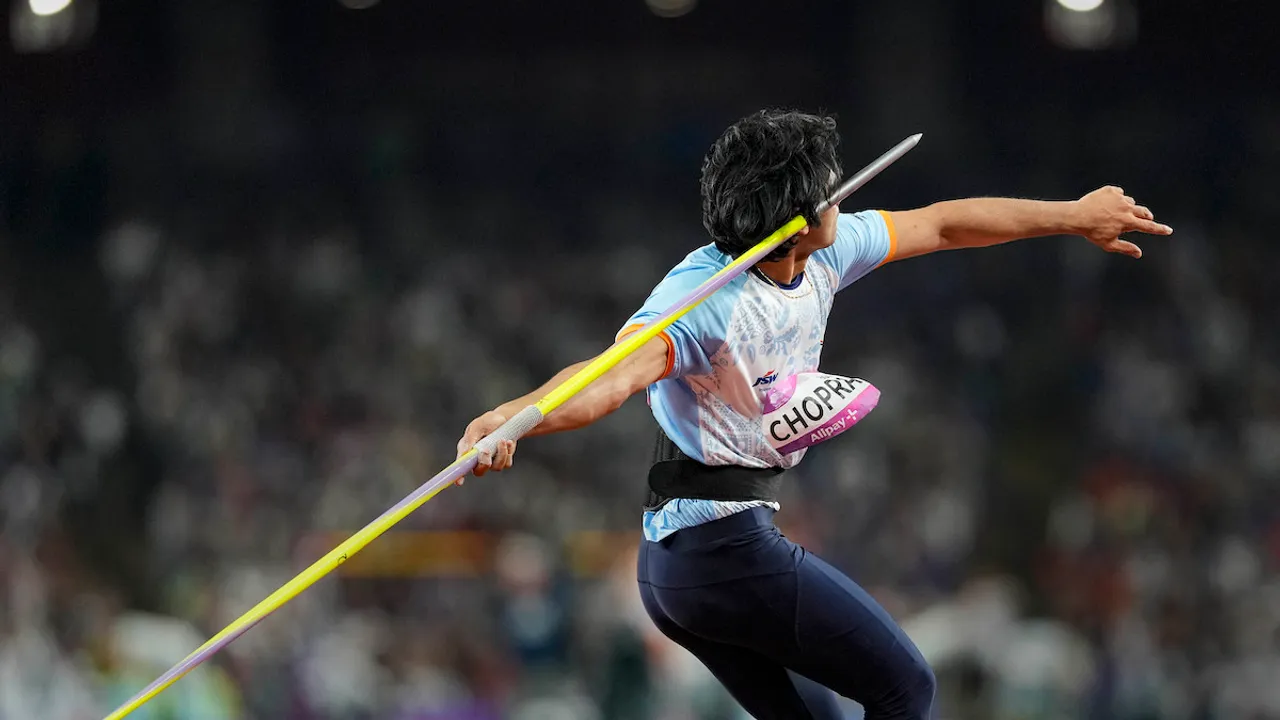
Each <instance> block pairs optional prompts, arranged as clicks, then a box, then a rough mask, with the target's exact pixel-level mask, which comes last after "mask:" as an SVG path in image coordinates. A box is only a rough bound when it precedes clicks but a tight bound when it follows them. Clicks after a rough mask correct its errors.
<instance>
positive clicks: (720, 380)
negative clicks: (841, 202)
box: [618, 210, 896, 540]
mask: <svg viewBox="0 0 1280 720" xmlns="http://www.w3.org/2000/svg"><path fill="white" fill-rule="evenodd" d="M837 223H838V224H837V226H836V240H835V243H834V244H833V245H832V246H831V247H829V248H824V249H822V250H818V251H817V252H815V253H814V254H813V255H811V256H810V257H809V260H808V262H807V263H806V265H805V271H804V273H802V274H801V275H800V276H799V277H798V278H796V279H795V280H794V281H793V282H792V283H791V284H790V285H786V286H778V285H775V284H773V283H771V282H769V281H768V280H765V279H763V278H761V277H760V276H759V275H757V274H755V273H752V272H747V273H743V274H742V275H740V276H738V277H737V278H735V279H734V280H733V281H732V282H730V283H729V284H728V285H726V286H725V287H724V288H723V289H721V290H719V291H717V292H716V293H714V294H712V295H711V297H709V298H707V300H706V301H705V302H703V303H702V304H701V305H699V306H698V307H696V308H694V309H693V310H691V311H690V312H689V313H687V314H686V315H685V316H684V317H682V318H680V319H679V320H677V321H676V322H675V323H673V324H672V325H671V326H670V327H668V328H667V329H666V330H665V331H664V332H663V333H662V335H661V336H660V337H662V338H663V340H664V341H666V343H667V345H668V347H669V349H670V352H669V353H668V367H667V372H666V373H665V374H664V376H663V377H662V379H661V380H658V381H657V382H655V383H654V384H652V385H650V386H649V388H648V390H647V398H648V402H649V406H650V408H651V409H652V411H653V416H654V418H655V419H656V420H657V421H658V425H659V426H661V427H662V429H663V431H664V432H666V434H667V436H668V437H670V438H671V440H672V441H673V442H674V443H675V444H676V446H677V447H679V448H680V450H681V451H683V452H684V453H685V454H686V455H688V456H689V457H691V458H693V459H694V460H697V461H699V462H702V463H704V464H707V465H738V466H741V467H749V468H768V467H781V468H791V467H794V466H795V465H796V464H797V463H798V462H800V459H801V458H802V457H804V450H799V451H797V452H792V453H789V454H786V455H782V454H779V453H778V452H777V451H776V450H775V449H774V447H773V444H772V443H770V442H769V438H768V437H767V436H766V435H765V430H764V426H763V424H762V423H761V416H762V408H763V405H764V397H765V395H766V393H767V392H768V391H769V389H770V386H771V385H772V384H773V383H774V382H776V381H778V380H779V379H781V378H786V377H789V376H791V375H796V374H798V373H802V372H812V371H815V370H817V369H818V362H819V360H820V359H821V355H822V339H823V336H824V335H825V333H826V328H827V316H828V315H829V314H830V312H831V305H832V302H833V301H834V300H835V294H836V293H837V292H839V291H840V290H843V289H844V288H846V287H848V286H849V285H850V284H852V283H853V282H854V281H856V280H858V279H859V278H861V277H863V276H864V275H866V274H867V273H869V272H870V271H871V270H873V269H874V268H876V267H877V266H879V265H881V264H883V263H885V262H887V261H889V260H891V259H892V258H893V253H894V250H895V246H896V238H895V235H894V229H893V222H892V220H891V218H890V216H889V214H888V213H885V212H882V211H871V210H868V211H863V212H859V213H853V214H841V215H840V216H839V218H838V220H837ZM732 261H733V258H732V257H730V256H729V255H726V254H724V253H722V252H720V251H719V250H717V249H716V247H715V245H706V246H703V247H701V248H698V249H697V250H694V251H693V252H692V253H690V254H689V255H688V256H687V257H685V259H684V260H683V261H681V262H680V264H678V265H676V266H675V267H674V268H672V269H671V271H670V272H669V273H667V276H666V277H665V278H663V280H662V282H660V283H658V286H657V287H656V288H654V290H653V292H652V293H651V294H650V295H649V299H648V300H647V301H646V302H645V303H644V305H643V307H641V308H640V310H639V311H637V312H636V313H635V314H634V315H632V316H631V318H630V320H628V322H627V323H626V326H625V327H624V328H623V329H622V330H621V331H620V332H619V333H618V338H622V337H625V336H626V335H627V334H628V333H630V332H633V331H635V330H637V329H639V328H640V327H642V326H643V325H644V324H645V323H647V322H649V321H650V320H653V319H654V318H656V317H657V316H658V315H660V314H662V313H663V312H664V311H665V310H666V309H667V308H669V307H671V306H672V305H674V304H675V303H677V302H679V301H680V300H681V299H682V298H684V297H685V296H686V295H688V294H689V293H690V292H691V291H692V290H693V289H694V288H696V287H697V286H698V285H700V284H701V283H703V282H705V281H706V280H707V279H708V278H710V277H711V276H712V275H714V274H716V273H717V272H719V271H720V270H721V269H723V268H724V267H725V266H726V265H728V264H729V263H730V262H732ZM761 504H764V503H761V502H754V501H753V502H732V503H725V502H718V501H711V500H689V499H676V500H673V501H672V502H669V503H667V504H666V505H664V506H663V507H662V509H661V510H659V511H657V512H656V513H655V512H650V513H646V517H645V535H646V537H647V538H648V539H650V540H657V539H660V538H661V537H664V536H666V535H667V534H670V533H671V532H674V531H676V530H678V529H680V528H681V527H689V526H690V525H695V524H698V523H701V522H707V521H709V520H714V519H716V518H718V517H724V516H726V515H729V514H732V513H733V512H737V511H740V510H743V509H746V508H748V507H753V506H756V505H761Z"/></svg>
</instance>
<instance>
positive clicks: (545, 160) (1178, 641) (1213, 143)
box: [0, 0, 1280, 720]
mask: <svg viewBox="0 0 1280 720" xmlns="http://www.w3.org/2000/svg"><path fill="white" fill-rule="evenodd" d="M1271 5H1272V4H1271V3H1267V2H1262V1H1261V0H1257V1H1248V0H1234V1H1222V2H1207V1H1204V0H1201V1H1199V2H1197V1H1194V0H1192V1H1190V2H1156V1H1154V0H1101V1H1100V0H1048V2H1041V1H1039V0H1029V1H1027V2H1012V1H1010V0H983V1H978V0H950V1H948V0H912V1H911V2H891V1H890V0H865V1H859V2H853V1H844V2H841V1H835V0H831V1H818V0H811V1H797V2H789V3H779V2H763V1H757V0H732V1H730V0H698V1H697V2H694V1H693V0H648V2H647V4H646V1H645V0H610V1H609V2H599V1H596V2H592V1H589V0H562V1H561V2H542V3H533V2H519V1H514V0H513V1H510V2H493V3H470V2H458V1H455V2H423V1H421V0H419V1H417V2H414V1H411V0H381V1H380V2H379V0H343V2H341V3H340V2H336V1H335V0H307V1H306V2H303V1H302V0H274V1H273V2H253V1H251V0H180V1H173V2H161V1H160V0H150V1H145V0H117V1H115V2H97V1H96V0H71V2H68V1H67V0H10V1H9V3H8V7H7V8H4V10H5V11H6V15H5V17H4V20H3V28H0V30H3V33H2V34H0V46H2V47H3V50H0V532H2V534H0V579H2V580H3V587H4V592H3V594H0V720H32V719H36V718H40V719H47V720H81V719H84V720H95V719H96V718H100V717H101V716H102V715H103V714H105V713H106V712H107V711H109V710H110V709H111V708H113V707H115V706H116V705H117V704H119V703H120V702H122V701H124V700H125V699H127V698H128V697H129V696H130V695H132V694H133V693H134V692H136V691H137V690H138V689H140V688H141V687H142V686H143V685H145V684H146V683H147V682H149V681H150V680H152V679H153V678H154V677H155V676H157V675H158V674H159V673H160V672H162V671H163V670H164V669H166V668H167V667H168V666H169V665H171V664H172V663H174V662H176V661H177V660H179V659H181V658H182V657H183V656H184V655H186V653H187V652H189V651H190V650H191V649H193V648H194V647H195V646H196V645H198V644H199V643H200V642H202V641H203V640H204V639H205V638H206V637H208V636H210V635H211V634H213V633H214V632H216V631H217V630H219V629H221V628H222V627H223V626H224V625H225V624H227V623H228V622H230V621H231V620H232V619H234V618H235V617H237V616H238V615H239V614H240V613H241V612H243V611H244V610H246V609H248V608H249V607H250V606H252V605H253V604H255V603H256V602H257V601H258V600H260V599H262V598H263V597H265V596H266V595H267V594H269V593H270V592H271V591H272V590H274V589H275V588H276V587H278V586H279V585H281V584H283V583H284V582H285V581H287V580H288V579H289V578H290V577H292V576H293V575H294V574H295V573H296V572H298V571H299V570H301V569H302V568H303V567H305V566H306V565H307V564H309V563H310V562H311V561H313V560H314V559H315V558H317V557H319V556H320V555H321V554H323V553H324V552H325V551H327V550H328V549H329V548H331V547H333V546H334V545H335V544H337V543H338V542H340V541H341V540H342V539H344V538H345V537H346V536H347V535H349V534H350V533H352V532H354V531H355V530H357V529H358V528H360V527H361V526H363V525H364V524H365V523H367V522H368V521H370V520H372V519H373V518H374V517H375V516H377V515H378V514H379V513H380V512H382V510H384V509H385V508H386V507H389V506H390V505H392V504H394V503H395V502H396V501H397V500H399V499H400V498H401V497H403V496H404V495H406V494H408V493H409V492H410V491H411V490H412V489H413V488H414V487H416V486H417V485H418V484H419V483H421V482H423V481H425V480H426V479H427V478H429V477H430V476H431V475H433V474H435V473H436V472H437V471H438V470H439V469H441V468H442V467H443V466H445V465H446V464H448V463H449V462H450V461H452V459H453V447H454V443H455V442H456V440H457V438H458V436H459V435H460V434H461V431H462V429H463V427H464V426H465V425H466V423H467V422H468V421H469V420H470V419H471V418H472V417H474V416H475V415H477V414H479V413H480V412H482V411H483V410H485V409H487V408H490V407H492V406H494V405H495V404H497V403H499V402H502V401H505V400H506V399H508V398H510V397H511V396H514V395H516V394H520V393H524V392H527V391H528V390H530V389H532V388H533V387H535V386H537V385H538V384H540V383H541V382H542V381H543V380H545V379H546V377H548V376H549V375H551V374H552V373H554V372H555V371H556V370H558V369H559V368H560V367H562V366H563V365H566V364H568V363H570V362H573V361H576V360H579V359H582V358H584V357H587V356H589V355H590V354H593V353H596V352H598V351H600V350H602V349H603V348H604V347H606V346H607V345H608V343H609V342H610V340H611V339H612V337H613V334H614V332H615V331H616V330H617V329H618V328H619V326H620V325H621V323H622V322H623V321H624V320H625V319H626V318H627V317H628V315H629V314H630V313H631V311H632V310H634V309H635V308H636V307H637V306H638V305H639V304H640V303H641V302H642V301H643V299H644V298H645V297H646V295H647V293H648V290H649V289H650V288H651V287H652V286H653V284H654V283H655V282H656V281H657V280H658V279H659V278H660V277H661V276H662V274H663V273H664V272H665V271H666V269H667V268H669V267H670V266H671V265H672V264H674V263H675V262H677V261H678V260H679V259H680V258H681V257H682V256H683V255H684V254H685V253H687V252H688V251H689V250H690V249H692V248H693V247H696V246H698V245H701V244H703V243H705V242H706V239H705V237H704V235H703V232H702V230H701V224H700V217H699V198H698V174H699V166H700V161H701V157H702V154H703V153H704V152H705V150H706V148H707V147H708V146H709V144H710V143H711V141H712V140H713V139H714V138H715V137H716V136H717V135H718V134H719V132H720V131H721V130H722V129H723V128H724V127H725V126H726V125H728V124H729V123H730V122H732V121H733V120H735V119H737V118H738V117H740V116H742V115H745V114H747V113H749V112H751V111H753V110H755V109H758V108H760V107H764V106H793V107H799V108H801V109H806V110H826V111H830V112H833V113H835V114H837V116H838V118H839V121H840V124H841V132H842V136H843V138H844V145H843V152H844V160H845V165H846V167H847V168H850V169H854V168H857V167H861V166H862V165H863V164H864V163H866V162H868V161H870V160H871V159H872V158H874V157H875V156H877V155H878V154H879V153H880V152H882V151H883V150H885V149H886V148H888V147H889V146H890V145H892V144H893V143H895V142H897V141H898V140H900V139H902V138H903V137H905V136H906V135H908V134H911V133H915V132H923V133H924V141H923V143H922V144H921V145H920V146H919V148H917V149H916V150H915V151H914V152H912V153H911V154H910V155H909V156H908V157H907V158H906V159H905V160H903V161H901V162H900V163H898V164H897V165H896V166H894V167H893V168H892V169H891V170H890V171H888V172H886V173H885V174H883V175H882V176H880V177H879V178H878V179H877V180H875V182H873V183H871V184H870V185H869V186H868V187H866V188H865V189H864V190H862V191H860V193H859V194H858V195H856V196H854V197H853V198H852V199H851V200H850V201H847V202H846V203H845V204H844V208H845V210H846V211H851V210H857V209H861V208H887V209H903V208H908V207H913V206H918V205H923V204H927V203H929V202H932V201H935V200H941V199H948V198H955V197H964V196H970V195H1013V196H1022V197H1038V198H1055V199H1069V198H1074V197H1078V196H1080V195H1082V194H1084V193H1085V192H1087V191H1089V190H1091V189H1093V188H1095V187H1098V186H1100V185H1104V184H1118V185H1121V186H1122V187H1124V188H1125V190H1126V191H1127V192H1128V193H1129V194H1131V195H1134V196H1136V197H1137V198H1138V200H1139V202H1141V203H1143V204H1146V205H1148V206H1150V207H1151V208H1152V209H1153V210H1154V211H1155V213H1156V215H1157V218H1158V219H1160V220H1162V221H1164V222H1166V223H1169V224H1171V225H1173V226H1174V228H1175V230H1176V233H1175V235H1174V236H1173V237H1172V238H1171V239H1168V240H1165V239H1150V238H1148V239H1146V240H1145V242H1143V243H1142V244H1143V246H1144V249H1145V250H1146V256H1145V257H1144V258H1143V259H1142V260H1141V261H1139V262H1134V261H1131V260H1128V259H1126V258H1122V257H1120V256H1114V255H1105V254H1103V253H1101V252H1098V251H1097V250H1096V249H1094V248H1093V247H1092V246H1090V245H1089V244H1088V243H1086V242H1084V241H1083V240H1081V239H1079V238H1074V239H1069V238H1053V239H1045V240H1037V241H1031V242H1026V243H1021V244H1017V245H1014V246H1006V247H1001V248H997V249H991V250H984V251H975V252H968V253H954V254H949V255H946V256H935V257H929V258H925V259H920V260H912V261H909V262H903V263H899V264H892V265H889V266H887V267H885V268H883V269H881V270H879V271H877V272H876V273H874V274H872V275H871V276H869V277H868V278H867V279H865V280H863V281H862V282H860V283H858V284H857V285H856V286H854V287H853V288H852V289H851V290H849V291H848V292H846V293H844V294H843V295H842V296H841V298H840V299H839V301H838V302H837V304H836V310H835V313H834V314H833V318H832V322H831V325H832V331H831V332H830V333H829V334H828V339H830V340H831V345H829V346H827V353H826V358H825V364H824V369H827V370H829V371H832V372H839V373H845V374H850V375H857V376H860V377H865V378H867V379H869V380H870V381H872V382H873V383H875V384H876V385H877V386H879V387H880V388H881V389H882V390H883V391H884V393H885V395H884V400H883V401H882V402H881V405H880V408H879V410H878V411H877V413H876V414H874V415H873V416H872V417H871V419H870V420H868V421H867V422H864V423H862V424H860V425H859V427H858V431H857V432H856V433H853V434H850V435H846V436H842V437H841V438H840V439H839V440H838V441H835V442H832V443H828V444H826V445H823V446H821V447H820V448H818V449H816V450H815V451H813V452H812V453H811V454H810V455H809V457H808V458H807V459H806V461H805V462H804V464H803V465H802V466H801V467H800V468H799V469H798V470H797V471H795V472H793V473H791V474H790V476H793V477H791V479H790V480H789V481H788V483H787V490H786V493H787V494H786V496H785V500H784V503H783V506H784V507H783V512H782V513H781V514H780V517H779V519H780V523H781V524H782V525H783V526H784V530H786V531H787V532H788V533H789V534H790V535H791V536H792V537H794V538H796V539H797V540H798V541H801V542H804V543H807V544H808V545H809V546H810V547H811V548H812V549H814V550H816V551H818V552H819V553H821V554H823V555H824V556H826V557H827V558H828V559H830V560H831V561H832V562H834V563H835V564H837V565H838V566H840V567H841V568H843V569H844V570H846V571H847V572H849V573H850V574H851V575H852V576H853V577H854V578H855V579H857V580H858V581H859V582H861V583H862V584H863V585H865V586H866V587H867V588H868V589H869V590H871V591H872V592H873V593H874V595H875V596H876V597H877V598H878V599H879V600H880V601H881V602H883V603H884V604H885V605H886V607H887V608H888V609H889V610H890V611H891V612H892V613H893V614H894V616H895V617H896V618H898V619H899V620H900V621H901V622H902V623H903V624H904V626H905V627H906V628H907V630H908V632H909V633H910V634H911V636H912V637H913V638H914V639H915V640H916V641H917V643H918V644H919V645H920V646H921V648H922V650H923V651H924V652H925V654H926V655H927V656H928V657H929V659H930V661H931V662H932V663H933V664H934V665H935V666H936V668H937V671H938V674H939V676H940V679H941V698H940V705H941V706H942V710H941V714H940V716H939V717H940V718H954V719H957V720H959V719H967V718H974V719H978V718H982V719H991V718H994V719H996V720H1057V719H1059V718H1062V719H1071V718H1091V719H1092V718H1097V719H1115V720H1157V719H1165V718H1169V719H1184V718H1185V719H1187V720H1234V719H1240V720H1259V719H1262V718H1280V572H1278V570H1280V367H1278V366H1277V360H1278V359H1280V333H1278V332H1277V320H1276V313H1277V309H1278V308H1280V291H1278V290H1277V287H1278V285H1280V283H1277V282H1276V281H1275V279H1274V277H1273V276H1274V275H1275V274H1276V271H1277V270H1278V269H1280V243H1277V242H1275V240H1274V229H1275V228H1276V227H1277V225H1278V224H1280V203H1277V202H1276V201H1275V199H1274V197H1273V193H1274V192H1275V190H1276V187H1277V184H1276V182H1275V181H1274V179H1273V178H1274V176H1275V175H1276V174H1277V172H1278V171H1280V53H1278V52H1277V51H1276V47H1275V45H1276V42H1277V37H1276V34H1275V28H1276V27H1277V23H1276V22H1275V20H1276V12H1275V10H1274V9H1271V10H1268V8H1270V7H1271ZM649 423H650V420H649V419H648V418H647V411H646V409H645V407H644V403H643V402H640V401H638V400H633V401H632V402H631V403H629V404H628V406H627V407H626V408H624V409H623V410H622V411H620V412H619V413H618V414H617V415H615V416H613V417H611V418H609V419H608V420H606V421H604V422H602V423H600V424H599V425H598V426H594V427H591V428H589V429H587V430H585V431H582V432H578V433H574V434H571V435H567V436H551V437H545V438H537V439H532V440H529V441H527V442H525V443H523V444H522V445H521V450H520V453H519V457H518V460H519V461H518V463H517V466H516V469H515V470H513V471H512V472H510V473H506V474H503V475H501V476H496V477H486V478H483V479H481V480H478V481H472V482H471V483H468V484H467V485H466V486H465V487H464V488H461V489H451V490H449V491H448V492H445V493H443V494H442V495H441V496H440V497H438V498H436V499H435V500H433V501H432V502H430V503H428V504H427V505H426V506H424V507H423V508H422V509H421V510H420V511H418V512H417V513H415V514H414V515H413V516H411V517H410V518H409V519H407V520H406V521H404V522H403V523H401V524H400V525H399V526H397V528H396V529H395V530H394V531H392V532H391V533H389V534H388V535H387V536H384V537H383V538H381V539H380V540H378V541H377V542H375V543H374V544H373V545H371V546H370V547H369V548H368V549H367V550H366V551H365V552H364V553H363V554H362V555H360V556H357V557H356V558H354V559H353V560H352V561H351V562H350V563H348V564H347V565H345V566H344V567H343V568H342V570H341V571H339V572H338V573H335V575H334V576H332V577H330V578H327V579H325V580H324V581H322V582H321V583H319V584H318V585H316V586H315V587H314V588H312V589H311V590H309V591H308V592H306V593H305V594H303V595H302V596H300V597H299V598H298V599H297V600H295V601H294V602H292V603H291V604H289V605H287V606H286V607H285V608H284V609H283V610H281V611H280V612H279V613H277V614H276V615H274V616H272V618H270V619H269V620H267V621H266V622H264V623H262V624H261V625H260V626H258V627H257V628H255V629H254V630H253V631H252V632H250V633H249V634H247V635H246V636H245V637H244V638H243V639H241V640H240V641H238V642H237V643H235V644H234V645H232V646H231V647H230V648H229V649H228V650H227V651H226V652H225V653H223V654H222V655H220V656H218V657H217V658H216V659H215V660H214V661H212V662H210V663H208V664H207V665H206V666H205V667H202V668H201V669H200V670H198V671H197V672H195V673H193V674H192V675H190V676H188V677H187V678H186V679H184V680H182V681H181V682H179V683H178V684H177V685H175V686H174V687H172V688H171V689H170V690H168V691H166V692H165V693H164V694H162V695H161V696H160V698H158V699H157V700H155V701H154V702H152V703H150V704H149V705H147V706H145V707H144V708H143V709H141V710H139V711H138V712H136V713H135V714H134V715H133V716H132V717H135V718H139V719H146V720H171V719H172V720H177V719H187V718H190V719H194V720H229V719H231V718H254V719H265V718H273V719H274V718H282V719H286V720H345V719H347V718H352V719H356V720H373V719H375V718H377V719H383V718H386V719H388V720H429V719H430V720H446V719H448V720H455V719H456V720H464V719H466V720H480V719H485V720H488V719H489V718H499V717H504V718H518V719H520V720H542V719H544V718H546V719H553V718H554V719H561V718H563V719H566V720H594V719H597V718H598V719H601V720H605V719H613V718H617V719H620V720H633V719H634V720H650V719H651V720H729V719H735V720H736V718H740V717H742V716H741V714H740V711H738V710H736V709H735V708H734V706H733V705H732V703H731V702H729V701H728V700H727V699H726V698H725V697H724V695H723V693H722V691H721V690H719V688H718V686H717V685H716V684H715V682H714V680H713V679H711V678H709V677H708V676H707V674H706V673H705V671H704V670H702V669H701V667H700V666H699V665H698V664H697V663H696V661H694V660H693V659H692V658H691V657H690V656H688V655H687V654H685V653H684V652H683V651H681V650H679V649H678V648H675V647H673V646H672V645H670V644H669V643H667V642H665V641H664V640H663V639H662V638H661V637H660V636H658V635H657V634H656V633H655V631H653V630H652V629H651V628H650V626H649V624H648V620H647V618H645V617H644V615H643V612H642V611H641V610H640V609H639V607H638V603H637V602H636V599H637V598H636V594H635V591H634V580H633V577H634V576H633V572H634V570H633V566H632V562H633V559H632V558H633V553H634V548H635V544H636V542H637V541H638V539H639V521H640V517H639V516H640V503H641V501H642V499H643V492H642V490H643V484H644V473H645V469H646V467H647V464H646V463H647V460H648V450H649V442H650V437H651V435H650V429H649V428H650V424H649ZM850 712H851V717H858V716H859V714H858V710H857V708H856V707H853V706H851V707H850Z"/></svg>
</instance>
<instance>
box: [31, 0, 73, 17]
mask: <svg viewBox="0 0 1280 720" xmlns="http://www.w3.org/2000/svg"><path fill="white" fill-rule="evenodd" d="M27 5H28V6H29V7H30V8H31V12H32V14H34V15H39V16H40V17H48V16H50V15H57V14H58V13H60V12H62V11H63V10H66V9H67V8H68V7H70V6H71V0H27Z"/></svg>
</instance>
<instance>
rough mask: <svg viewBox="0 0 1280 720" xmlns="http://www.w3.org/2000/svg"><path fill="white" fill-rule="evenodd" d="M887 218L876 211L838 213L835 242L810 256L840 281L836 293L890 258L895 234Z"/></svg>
mask: <svg viewBox="0 0 1280 720" xmlns="http://www.w3.org/2000/svg"><path fill="white" fill-rule="evenodd" d="M891 222H892V221H891V220H890V219H889V217H888V216H887V215H886V214H885V213H882V212H880V211H878V210H863V211H862V212H858V213H841V215H840V217H839V219H838V220H837V221H836V241H835V243H834V244H833V245H832V246H831V247H829V248H823V249H822V250H819V251H817V252H815V253H814V254H813V257H815V258H817V259H818V260H819V261H820V262H823V263H824V264H826V265H827V266H828V267H830V268H831V269H832V270H835V272H836V275H837V276H838V277H839V278H840V283H839V285H838V286H837V287H836V290H837V291H840V290H843V289H845V288H847V287H849V286H850V285H852V284H853V283H854V282H855V281H857V280H859V279H861V278H862V276H864V275H866V274H867V273H869V272H871V271H872V270H874V269H876V268H877V267H878V266H880V265H881V264H883V263H885V262H887V261H889V260H891V259H892V258H893V251H894V245H895V242H894V232H893V227H892V226H891V224H890V223H891Z"/></svg>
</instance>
